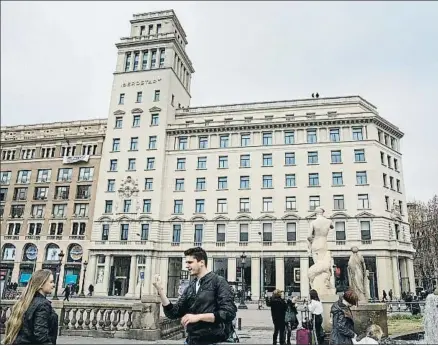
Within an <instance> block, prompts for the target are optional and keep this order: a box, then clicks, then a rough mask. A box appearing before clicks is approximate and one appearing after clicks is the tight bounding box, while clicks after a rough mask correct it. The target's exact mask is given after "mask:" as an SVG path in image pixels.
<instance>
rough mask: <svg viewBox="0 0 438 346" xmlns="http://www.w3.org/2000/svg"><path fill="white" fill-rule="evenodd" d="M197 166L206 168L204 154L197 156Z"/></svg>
mask: <svg viewBox="0 0 438 346" xmlns="http://www.w3.org/2000/svg"><path fill="white" fill-rule="evenodd" d="M197 168H198V169H207V157H206V156H201V157H198V165H197Z"/></svg>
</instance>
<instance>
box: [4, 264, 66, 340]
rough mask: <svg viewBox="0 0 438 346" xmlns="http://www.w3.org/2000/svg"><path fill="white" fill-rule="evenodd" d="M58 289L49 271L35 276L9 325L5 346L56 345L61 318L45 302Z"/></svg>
mask: <svg viewBox="0 0 438 346" xmlns="http://www.w3.org/2000/svg"><path fill="white" fill-rule="evenodd" d="M54 287H55V283H54V280H53V275H52V272H51V271H50V270H47V269H42V270H37V271H36V272H35V273H33V275H32V277H31V278H30V280H29V282H28V283H27V287H26V288H25V290H24V291H23V294H22V295H21V297H20V299H19V300H18V302H17V303H15V305H14V307H13V308H12V313H11V315H10V316H9V319H8V322H7V323H6V331H5V338H4V340H3V343H4V344H6V345H11V344H14V345H26V344H33V345H43V344H46V345H50V344H52V345H56V338H57V335H58V315H57V314H56V313H55V311H54V310H53V308H52V305H51V302H50V301H49V300H48V299H47V298H46V296H47V295H48V294H50V293H51V292H52V290H53V288H54Z"/></svg>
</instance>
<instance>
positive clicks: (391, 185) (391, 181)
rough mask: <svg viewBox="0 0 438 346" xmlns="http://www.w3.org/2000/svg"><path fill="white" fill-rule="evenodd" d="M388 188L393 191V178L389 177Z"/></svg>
mask: <svg viewBox="0 0 438 346" xmlns="http://www.w3.org/2000/svg"><path fill="white" fill-rule="evenodd" d="M389 187H390V188H391V190H394V178H393V177H389Z"/></svg>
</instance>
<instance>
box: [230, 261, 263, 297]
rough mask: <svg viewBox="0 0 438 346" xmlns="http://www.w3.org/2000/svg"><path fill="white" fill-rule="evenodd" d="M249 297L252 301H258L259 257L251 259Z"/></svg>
mask: <svg viewBox="0 0 438 346" xmlns="http://www.w3.org/2000/svg"><path fill="white" fill-rule="evenodd" d="M234 268H236V266H234ZM251 295H252V299H253V300H257V299H260V257H251ZM262 297H263V295H262Z"/></svg>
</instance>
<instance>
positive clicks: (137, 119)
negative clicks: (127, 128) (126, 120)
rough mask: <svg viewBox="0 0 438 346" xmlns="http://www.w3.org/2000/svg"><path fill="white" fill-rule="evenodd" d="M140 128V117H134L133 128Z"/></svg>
mask: <svg viewBox="0 0 438 346" xmlns="http://www.w3.org/2000/svg"><path fill="white" fill-rule="evenodd" d="M139 126H140V115H134V116H133V117H132V127H139Z"/></svg>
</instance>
